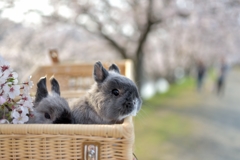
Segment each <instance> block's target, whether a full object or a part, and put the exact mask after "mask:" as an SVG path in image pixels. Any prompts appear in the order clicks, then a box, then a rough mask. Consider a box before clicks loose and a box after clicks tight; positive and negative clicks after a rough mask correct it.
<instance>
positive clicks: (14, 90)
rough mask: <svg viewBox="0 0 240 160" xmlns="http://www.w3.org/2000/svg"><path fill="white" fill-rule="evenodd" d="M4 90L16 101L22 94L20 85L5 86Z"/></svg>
mask: <svg viewBox="0 0 240 160" xmlns="http://www.w3.org/2000/svg"><path fill="white" fill-rule="evenodd" d="M3 90H4V92H5V93H7V94H8V96H9V98H11V99H14V98H15V97H16V96H18V95H19V94H20V86H19V85H12V86H10V87H9V85H4V86H3Z"/></svg>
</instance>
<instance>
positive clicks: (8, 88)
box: [0, 57, 33, 124]
mask: <svg viewBox="0 0 240 160" xmlns="http://www.w3.org/2000/svg"><path fill="white" fill-rule="evenodd" d="M17 78H18V74H17V73H16V72H13V70H12V69H11V68H10V66H9V64H8V63H7V62H5V61H4V60H3V59H1V57H0V111H3V112H4V115H3V117H0V123H10V122H11V123H13V124H23V123H25V122H27V121H28V120H29V116H31V115H32V112H33V99H32V97H31V96H30V89H31V88H32V86H33V82H32V81H31V76H30V77H29V78H28V81H27V82H24V83H21V84H18V79H17ZM16 97H18V99H19V100H16ZM5 112H10V113H11V114H10V116H9V114H5ZM5 116H6V117H5ZM1 118H2V119H1Z"/></svg>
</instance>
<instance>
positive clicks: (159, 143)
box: [134, 78, 195, 160]
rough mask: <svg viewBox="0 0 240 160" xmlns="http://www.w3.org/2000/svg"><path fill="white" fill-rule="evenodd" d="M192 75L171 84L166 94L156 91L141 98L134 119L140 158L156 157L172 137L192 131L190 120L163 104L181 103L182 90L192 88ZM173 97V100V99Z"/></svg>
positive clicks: (163, 150)
mask: <svg viewBox="0 0 240 160" xmlns="http://www.w3.org/2000/svg"><path fill="white" fill-rule="evenodd" d="M194 85H195V83H194V80H193V79H192V78H187V79H185V80H184V81H183V82H182V83H180V84H174V85H172V86H171V87H170V90H169V91H168V92H167V93H165V94H156V95H155V96H154V97H152V98H151V99H149V100H146V101H144V102H143V106H142V110H141V111H140V112H139V114H138V116H137V117H135V119H134V124H135V136H136V137H135V154H136V155H137V157H138V158H139V159H143V160H155V159H156V160H159V159H160V158H159V157H160V155H161V154H162V153H164V152H167V151H166V150H170V149H171V147H170V149H169V148H168V147H166V146H169V144H171V141H172V140H173V139H181V138H183V137H187V136H188V135H189V134H190V133H191V122H189V121H188V120H187V119H186V118H184V117H182V116H181V115H179V114H178V113H173V112H171V111H169V110H167V109H166V106H167V105H166V104H168V103H169V102H170V101H171V104H173V105H174V104H178V103H181V98H180V99H178V98H179V97H181V96H182V94H183V93H187V92H188V91H190V90H192V89H193V88H194ZM172 101H174V103H172Z"/></svg>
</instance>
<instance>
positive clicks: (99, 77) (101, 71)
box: [93, 61, 108, 83]
mask: <svg viewBox="0 0 240 160" xmlns="http://www.w3.org/2000/svg"><path fill="white" fill-rule="evenodd" d="M93 75H94V79H95V81H96V82H98V83H101V82H103V81H104V80H105V79H106V78H107V76H108V71H107V70H106V69H105V68H103V66H102V63H101V62H99V61H98V62H96V63H95V65H94V71H93Z"/></svg>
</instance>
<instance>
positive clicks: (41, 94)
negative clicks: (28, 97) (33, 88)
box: [35, 77, 48, 102]
mask: <svg viewBox="0 0 240 160" xmlns="http://www.w3.org/2000/svg"><path fill="white" fill-rule="evenodd" d="M47 96H48V91H47V86H46V77H42V78H40V80H39V81H38V83H37V93H36V99H35V102H40V101H41V100H42V99H43V98H45V97H47Z"/></svg>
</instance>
